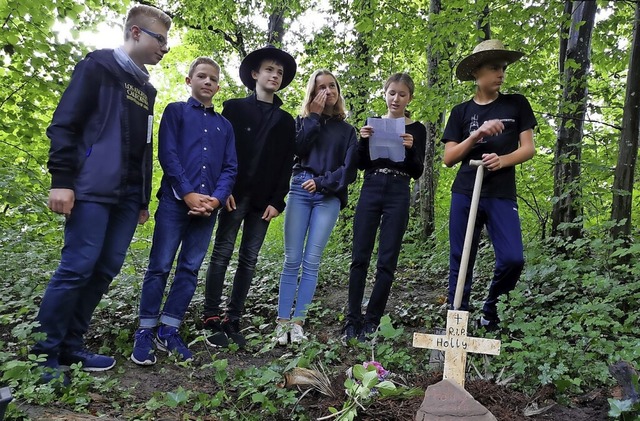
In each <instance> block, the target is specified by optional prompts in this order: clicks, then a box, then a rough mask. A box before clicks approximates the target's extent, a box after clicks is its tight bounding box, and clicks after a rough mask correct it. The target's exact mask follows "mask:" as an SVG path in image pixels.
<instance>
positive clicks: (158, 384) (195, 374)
mask: <svg viewBox="0 0 640 421" xmlns="http://www.w3.org/2000/svg"><path fill="white" fill-rule="evenodd" d="M411 276H413V275H412V274H411V273H409V272H407V271H405V272H404V273H400V274H399V276H398V280H399V281H400V282H396V284H394V288H393V290H392V295H391V297H390V300H389V303H388V305H387V311H388V312H390V313H391V312H396V313H398V312H402V311H403V310H402V309H403V308H405V309H406V308H409V311H416V309H419V308H421V307H420V305H418V304H417V303H431V304H433V306H435V307H438V306H439V303H440V302H441V301H442V297H439V296H435V295H434V294H433V293H430V292H429V291H434V290H441V285H439V286H438V288H439V289H438V288H431V287H426V286H425V285H422V286H421V287H420V288H415V284H414V285H413V286H411V285H412V283H411V282H406V283H404V282H402V279H403V278H406V277H411ZM260 281H261V280H258V282H260ZM439 282H440V283H441V281H439ZM345 295H346V290H345V289H344V288H335V284H333V283H326V284H325V285H322V284H321V285H319V286H318V290H317V292H316V300H317V301H318V303H319V306H318V307H319V308H321V309H322V310H321V311H320V312H319V315H318V316H317V317H316V319H321V320H315V322H313V323H310V324H309V326H308V327H307V331H308V333H309V334H310V336H311V337H312V338H313V340H314V341H317V342H319V343H325V344H326V343H332V341H333V343H334V344H336V345H335V347H336V348H337V349H339V352H340V353H341V354H340V355H339V357H338V358H336V359H335V361H337V362H336V363H335V364H333V366H332V367H329V368H330V370H329V372H330V373H334V374H333V377H335V378H332V388H333V390H334V393H335V396H336V397H335V398H329V397H325V396H323V395H320V394H319V393H317V392H312V393H309V394H307V395H306V396H304V397H303V398H302V399H301V400H300V402H299V404H298V405H299V406H300V407H302V408H303V413H304V414H306V416H308V417H309V418H310V419H317V418H319V417H322V416H327V415H329V414H330V412H329V410H328V408H329V407H335V408H341V407H342V403H343V401H344V396H345V390H344V386H343V383H344V378H345V375H344V374H337V375H336V374H335V373H345V370H346V369H347V368H348V367H349V366H351V365H353V364H354V363H355V362H356V361H357V360H356V359H355V358H356V357H355V356H354V355H355V351H353V350H350V349H348V348H344V347H341V346H338V345H337V341H338V338H339V337H340V330H341V327H342V323H341V322H340V321H339V318H337V317H334V316H332V315H335V314H339V313H343V311H344V301H345ZM261 297H264V291H261V290H260V288H257V291H253V290H252V293H251V295H250V297H249V302H248V303H247V304H248V308H251V307H250V306H252V305H256V306H257V307H260V306H262V307H270V308H271V309H272V308H273V303H274V301H273V298H272V299H270V300H269V301H270V302H269V303H262V304H261V305H258V303H261V302H262V301H263V300H262V298H261ZM252 303H253V304H252ZM407 303H413V304H412V306H409V307H407ZM193 304H194V305H192V307H194V308H201V302H198V298H197V297H196V299H195V302H194V303H193ZM439 307H440V308H442V306H441V305H440V306H439ZM109 311H111V312H112V311H113V310H108V309H107V310H105V309H101V310H99V311H98V313H97V315H96V318H97V320H101V318H109V317H114V315H113V314H112V313H109ZM191 311H192V312H193V314H191V313H190V314H189V316H188V319H190V320H191V322H192V324H194V325H196V326H197V325H198V324H199V323H198V322H197V315H196V313H195V310H191ZM270 311H272V310H270ZM316 313H318V311H316ZM405 319H407V318H406V317H405ZM265 320H266V321H267V324H268V319H266V318H265ZM188 321H189V320H187V322H188ZM394 323H395V322H394ZM412 324H414V323H411V322H409V323H407V324H406V325H405V326H404V328H405V331H406V332H407V333H412V332H414V331H422V332H424V327H423V328H422V329H420V327H419V326H411V325H412ZM96 329H97V328H94V327H92V332H90V335H88V336H89V339H88V341H89V344H90V345H92V341H93V342H94V343H93V345H94V346H95V345H98V344H100V345H101V346H104V338H100V334H98V333H97V332H96V331H95V330H96ZM272 329H273V327H272V324H269V326H268V327H266V326H265V327H264V330H263V332H260V331H257V330H259V329H258V328H256V327H255V326H249V327H248V329H247V332H249V333H251V332H253V333H256V335H253V336H254V337H260V336H263V337H264V336H268V334H269V333H270V331H271V330H272ZM191 330H193V331H194V334H193V336H192V337H190V338H188V339H191V343H192V344H191V349H192V350H193V351H194V354H195V361H194V362H193V363H191V364H189V365H188V366H186V367H185V366H181V365H177V364H175V363H174V362H173V361H171V360H170V359H168V358H167V357H165V356H164V354H160V355H159V358H158V363H157V364H156V365H154V366H150V367H138V366H136V365H135V364H133V363H132V362H131V361H130V360H129V359H128V355H125V354H124V353H122V354H121V355H116V357H117V359H118V365H117V366H116V368H115V369H114V370H112V371H110V372H107V373H98V374H93V375H95V376H112V377H111V378H116V379H117V380H118V386H117V387H118V388H119V389H120V390H123V389H124V390H128V391H129V392H128V397H127V398H126V399H122V393H117V394H116V393H114V396H115V398H114V396H111V395H110V394H109V393H104V392H95V391H89V397H90V403H89V404H88V406H87V407H86V411H82V413H76V412H73V411H70V410H69V408H70V407H69V406H68V405H59V406H58V405H53V406H52V405H47V406H46V407H44V406H37V405H33V404H23V403H19V402H17V404H18V407H19V408H20V410H21V411H23V412H24V413H26V414H28V417H29V418H30V419H33V420H65V421H73V420H90V419H101V420H105V419H106V420H134V419H153V420H158V421H161V420H196V419H200V420H204V421H207V420H221V419H229V418H225V417H218V416H216V415H215V414H214V413H212V414H211V415H207V416H204V417H203V416H202V413H200V414H198V415H197V416H195V415H194V416H192V415H191V414H189V410H188V409H185V408H184V407H177V408H168V407H164V408H162V410H161V411H157V410H156V411H155V412H154V414H153V415H150V414H149V410H148V407H147V406H145V403H146V402H148V401H149V400H150V399H152V398H153V397H154V396H158V392H172V391H176V390H177V389H178V388H180V387H182V388H184V389H186V390H190V391H194V392H196V393H203V394H206V395H210V396H214V395H215V394H216V392H218V391H219V390H220V389H221V388H220V385H219V384H218V383H217V382H216V381H213V377H214V375H215V373H214V369H213V368H212V367H211V364H207V362H208V363H210V362H211V361H212V360H216V359H222V358H224V359H227V360H228V370H229V371H232V370H234V369H237V368H249V367H261V366H265V365H268V364H269V363H270V362H271V361H273V360H276V359H280V360H285V361H286V360H287V359H291V358H293V357H294V356H295V355H296V353H297V352H301V349H298V348H295V347H294V348H282V347H275V346H274V347H271V348H269V349H267V350H266V351H265V350H264V348H262V350H260V351H259V348H260V346H257V347H256V346H248V347H247V349H244V350H216V351H212V350H211V349H210V348H208V347H207V346H206V345H205V343H204V341H202V340H198V339H197V337H198V336H199V335H198V332H199V331H198V330H197V329H195V328H194V329H191ZM256 331H257V332H256ZM472 333H474V332H472ZM475 334H476V336H477V334H478V332H475ZM410 337H411V335H410V334H406V335H404V336H403V339H402V340H403V341H406V346H407V347H411V342H410V340H411V338H410ZM264 340H268V339H266V338H263V342H264ZM396 345H397V344H396ZM118 349H119V348H118ZM412 351H418V352H424V354H423V355H427V356H428V354H429V353H430V351H429V350H415V349H413V350H412ZM360 355H362V354H360ZM359 358H361V356H360V357H359ZM427 361H428V358H427ZM403 379H404V380H405V381H406V384H409V385H411V386H414V387H417V388H418V389H422V390H426V388H427V387H428V386H429V385H431V384H434V383H436V382H438V381H440V380H441V379H442V372H441V371H440V370H438V369H437V368H436V369H433V368H430V367H428V363H427V367H425V370H424V372H414V373H403ZM279 380H281V379H279ZM276 383H277V381H274V382H273V387H276ZM465 388H466V390H467V391H468V392H469V393H470V394H471V395H472V396H473V397H474V398H475V399H476V400H477V401H478V402H480V403H481V404H482V405H484V406H485V407H486V408H487V409H488V410H489V411H490V412H491V413H493V414H494V416H495V417H496V418H497V419H498V420H500V421H525V420H530V421H542V420H545V421H598V420H606V419H608V418H607V412H608V409H609V405H608V402H607V398H609V397H611V396H612V393H614V391H613V390H593V391H590V392H589V393H587V394H585V395H583V396H578V397H573V398H572V399H571V401H570V402H567V401H566V400H565V401H563V402H562V404H560V403H558V402H556V399H557V397H556V393H555V390H554V388H553V386H550V385H548V386H545V387H541V388H540V389H539V390H538V391H537V392H536V393H535V394H534V395H532V396H529V395H526V394H524V393H521V392H519V391H517V390H515V389H514V388H513V387H511V386H510V385H509V384H506V385H501V384H500V382H496V381H494V380H483V379H481V378H477V376H475V378H474V376H471V378H469V380H467V383H466V386H465ZM226 392H227V393H228V394H230V395H233V394H238V393H241V391H240V390H233V389H232V388H230V389H228V390H226ZM422 399H423V396H417V397H414V398H411V399H404V400H397V399H378V400H376V401H374V403H373V404H372V405H371V406H369V407H367V409H366V411H358V418H356V419H358V420H412V419H413V418H414V416H415V414H416V412H417V410H418V409H419V408H420V405H421V403H422ZM299 410H300V409H298V411H299ZM290 411H291V408H290V407H289V408H285V409H284V410H281V411H280V412H279V413H278V415H273V416H265V417H264V419H265V420H286V419H290V418H291V416H290V415H289V414H290ZM98 414H99V415H100V416H99V417H98ZM242 419H244V417H243V416H242V412H241V413H240V416H239V417H238V420H242ZM250 419H256V418H250Z"/></svg>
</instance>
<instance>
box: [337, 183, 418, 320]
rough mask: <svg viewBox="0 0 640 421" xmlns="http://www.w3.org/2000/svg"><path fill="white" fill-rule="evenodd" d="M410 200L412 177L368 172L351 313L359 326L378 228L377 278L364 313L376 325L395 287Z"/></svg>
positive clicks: (357, 224) (357, 227)
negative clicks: (392, 286)
mask: <svg viewBox="0 0 640 421" xmlns="http://www.w3.org/2000/svg"><path fill="white" fill-rule="evenodd" d="M409 201H410V191H409V178H408V177H403V176H398V175H392V174H380V173H373V174H367V175H366V176H365V180H364V184H363V185H362V190H361V191H360V199H359V200H358V205H357V207H356V214H355V217H354V220H353V251H352V257H351V269H350V273H349V308H348V313H347V322H348V323H351V324H354V325H355V326H356V327H358V328H359V327H360V326H362V324H363V317H362V298H363V296H364V290H365V284H366V279H367V270H368V269H369V261H370V260H371V253H372V252H373V247H374V243H375V239H376V232H377V231H378V228H379V229H380V236H379V240H378V263H377V266H376V281H375V284H374V286H373V290H372V292H371V297H370V298H369V305H368V306H367V312H366V314H365V316H364V322H365V323H368V324H373V325H375V326H377V325H378V324H379V323H380V318H381V317H382V314H383V313H384V309H385V307H386V305H387V300H388V298H389V292H390V291H391V284H392V283H393V277H394V273H395V270H396V266H397V265H398V256H399V255H400V247H401V246H402V237H403V236H404V232H405V230H406V229H407V223H408V221H409Z"/></svg>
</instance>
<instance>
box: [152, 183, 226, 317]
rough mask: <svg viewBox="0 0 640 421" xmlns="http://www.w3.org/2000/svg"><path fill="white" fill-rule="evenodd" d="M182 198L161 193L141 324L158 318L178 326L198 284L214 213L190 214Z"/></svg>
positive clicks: (209, 239)
mask: <svg viewBox="0 0 640 421" xmlns="http://www.w3.org/2000/svg"><path fill="white" fill-rule="evenodd" d="M188 212H189V207H188V206H187V204H186V203H184V201H182V200H177V199H176V198H175V197H173V196H171V195H169V194H164V195H163V196H162V197H161V198H160V203H159V204H158V210H157V211H156V215H155V220H156V226H155V228H154V230H153V243H152V245H151V254H150V255H149V266H148V268H147V272H146V273H145V275H144V282H143V283H142V295H141V297H140V327H144V328H151V327H155V326H156V325H157V324H158V322H160V323H162V324H165V325H168V326H173V327H180V323H181V322H182V319H183V318H184V315H185V313H186V312H187V308H188V307H189V303H190V302H191V299H192V298H193V294H194V292H195V290H196V286H197V284H198V271H199V270H200V266H201V265H202V261H203V260H204V256H205V255H206V253H207V248H208V247H209V242H210V241H211V233H212V232H213V226H214V225H215V223H216V213H215V212H214V213H213V214H211V216H209V217H204V216H189V215H188ZM178 247H180V254H179V255H178V260H177V262H176V270H175V276H174V278H173V282H172V284H171V288H170V289H169V295H168V296H167V299H166V301H165V303H164V307H163V308H162V314H160V305H161V304H162V297H163V296H164V290H165V288H166V286H167V278H168V277H169V273H170V272H171V267H172V266H173V261H174V259H175V257H176V253H177V251H178Z"/></svg>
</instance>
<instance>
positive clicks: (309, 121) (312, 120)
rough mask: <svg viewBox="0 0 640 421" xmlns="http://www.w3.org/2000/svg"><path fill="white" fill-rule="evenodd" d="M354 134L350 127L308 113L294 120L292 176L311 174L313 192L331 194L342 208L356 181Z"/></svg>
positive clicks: (355, 137)
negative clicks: (350, 188)
mask: <svg viewBox="0 0 640 421" xmlns="http://www.w3.org/2000/svg"><path fill="white" fill-rule="evenodd" d="M357 145H358V138H357V136H356V131H355V129H354V127H353V126H352V125H350V124H349V123H347V122H345V121H343V120H339V119H336V118H329V117H327V116H320V115H319V114H315V113H311V114H310V115H309V116H307V117H304V118H301V117H298V118H297V119H296V158H295V164H294V165H293V174H297V173H300V172H302V171H308V172H310V173H312V174H313V176H314V177H313V180H314V181H315V183H316V190H317V191H318V192H319V193H322V194H334V195H335V196H336V197H338V198H339V199H340V205H341V208H344V207H345V206H346V204H347V198H348V191H347V187H348V185H349V184H351V183H352V182H353V181H354V180H355V179H356V173H357V165H358V154H357Z"/></svg>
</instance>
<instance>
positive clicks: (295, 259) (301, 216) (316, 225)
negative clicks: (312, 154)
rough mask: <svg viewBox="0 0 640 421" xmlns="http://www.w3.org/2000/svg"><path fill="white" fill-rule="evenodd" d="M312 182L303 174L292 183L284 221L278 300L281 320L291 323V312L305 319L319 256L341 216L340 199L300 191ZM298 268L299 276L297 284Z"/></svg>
mask: <svg viewBox="0 0 640 421" xmlns="http://www.w3.org/2000/svg"><path fill="white" fill-rule="evenodd" d="M311 178H313V176H312V175H311V174H309V173H307V172H302V173H299V174H296V175H294V176H293V178H292V180H291V189H290V190H289V198H288V199H287V210H286V212H285V217H284V267H283V268H282V274H281V275H280V295H279V298H278V318H280V319H285V320H289V319H291V312H292V310H293V317H294V318H296V319H304V318H305V316H306V311H307V307H308V306H309V304H311V301H312V300H313V294H314V293H315V291H316V284H317V282H318V269H319V267H320V259H321V257H322V252H323V251H324V248H325V246H326V245H327V242H328V241H329V236H330V235H331V231H332V230H333V227H334V226H335V225H336V221H337V220H338V214H339V213H340V199H338V198H337V197H336V196H333V195H323V194H320V193H309V192H307V191H306V190H304V189H303V188H302V187H301V185H302V183H304V182H305V181H307V180H309V179H311ZM305 240H306V243H305ZM300 266H302V274H301V276H300V281H299V282H298V274H299V272H300ZM294 301H295V308H294V306H293V303H294Z"/></svg>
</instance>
